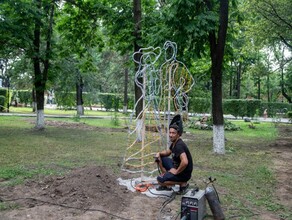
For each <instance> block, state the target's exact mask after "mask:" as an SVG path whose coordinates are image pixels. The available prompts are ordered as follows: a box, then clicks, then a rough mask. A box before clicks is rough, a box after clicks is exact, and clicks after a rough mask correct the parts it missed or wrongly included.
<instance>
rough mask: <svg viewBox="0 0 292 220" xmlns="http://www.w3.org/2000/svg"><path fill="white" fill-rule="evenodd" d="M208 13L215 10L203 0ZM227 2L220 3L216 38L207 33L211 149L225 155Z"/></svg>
mask: <svg viewBox="0 0 292 220" xmlns="http://www.w3.org/2000/svg"><path fill="white" fill-rule="evenodd" d="M205 2H206V4H207V7H208V9H209V10H210V11H212V10H215V5H214V3H213V2H211V1H209V0H205ZM228 3H229V1H228V0H221V1H220V6H219V7H220V9H219V15H220V17H219V27H218V33H217V36H216V33H215V30H212V31H210V33H209V43H210V53H211V60H212V67H211V79H212V116H213V148H214V152H215V153H219V154H224V153H225V143H224V141H225V138H224V118H223V108H222V67H223V57H224V48H225V42H226V35H227V26H228Z"/></svg>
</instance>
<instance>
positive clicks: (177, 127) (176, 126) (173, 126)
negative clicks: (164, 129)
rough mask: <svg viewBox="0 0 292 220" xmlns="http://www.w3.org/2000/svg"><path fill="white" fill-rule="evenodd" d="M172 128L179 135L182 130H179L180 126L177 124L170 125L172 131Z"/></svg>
mask: <svg viewBox="0 0 292 220" xmlns="http://www.w3.org/2000/svg"><path fill="white" fill-rule="evenodd" d="M171 128H173V129H175V130H176V131H177V132H178V133H179V132H180V130H179V126H178V125H176V124H173V125H170V126H169V129H171Z"/></svg>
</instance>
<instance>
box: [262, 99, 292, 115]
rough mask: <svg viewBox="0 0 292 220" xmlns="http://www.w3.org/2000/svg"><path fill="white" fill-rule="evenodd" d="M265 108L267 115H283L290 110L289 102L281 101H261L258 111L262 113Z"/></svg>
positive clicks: (291, 105)
mask: <svg viewBox="0 0 292 220" xmlns="http://www.w3.org/2000/svg"><path fill="white" fill-rule="evenodd" d="M265 109H267V112H268V117H276V116H277V115H278V116H279V115H280V116H284V115H285V114H286V113H287V112H288V111H292V104H291V103H283V102H262V103H261V109H260V111H261V112H260V113H261V114H263V112H264V110H265Z"/></svg>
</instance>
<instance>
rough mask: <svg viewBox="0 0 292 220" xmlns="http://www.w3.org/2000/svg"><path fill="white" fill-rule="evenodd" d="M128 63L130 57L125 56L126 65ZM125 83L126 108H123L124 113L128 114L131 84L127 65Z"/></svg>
mask: <svg viewBox="0 0 292 220" xmlns="http://www.w3.org/2000/svg"><path fill="white" fill-rule="evenodd" d="M127 61H128V56H125V63H126V62H127ZM124 73H125V81H124V83H125V84H124V106H123V113H124V114H126V113H127V111H128V83H129V69H128V67H127V66H126V65H125V70H124Z"/></svg>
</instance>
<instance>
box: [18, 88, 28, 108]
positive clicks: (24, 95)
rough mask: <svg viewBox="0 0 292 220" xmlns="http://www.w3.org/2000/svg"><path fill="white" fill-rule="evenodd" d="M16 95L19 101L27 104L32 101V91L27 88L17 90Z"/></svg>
mask: <svg viewBox="0 0 292 220" xmlns="http://www.w3.org/2000/svg"><path fill="white" fill-rule="evenodd" d="M16 97H17V98H18V101H19V102H20V103H23V104H25V106H27V104H29V103H32V91H29V90H18V91H17V95H16Z"/></svg>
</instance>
